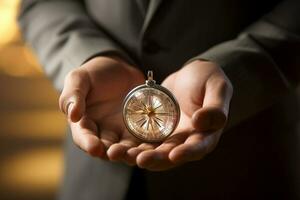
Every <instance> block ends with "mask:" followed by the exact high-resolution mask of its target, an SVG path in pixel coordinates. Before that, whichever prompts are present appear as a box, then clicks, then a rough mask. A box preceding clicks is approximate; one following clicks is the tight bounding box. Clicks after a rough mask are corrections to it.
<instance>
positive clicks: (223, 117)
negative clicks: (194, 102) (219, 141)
mask: <svg viewBox="0 0 300 200" xmlns="http://www.w3.org/2000/svg"><path fill="white" fill-rule="evenodd" d="M231 97H232V86H231V83H230V82H229V80H227V79H226V78H225V77H222V76H221V77H218V78H214V79H211V80H208V81H207V83H206V87H205V94H204V98H203V104H202V107H201V108H199V109H198V110H196V111H195V112H194V113H193V115H192V123H193V126H194V128H196V129H197V130H199V131H217V130H219V129H222V128H224V126H225V124H226V121H227V116H228V112H229V104H230V100H231Z"/></svg>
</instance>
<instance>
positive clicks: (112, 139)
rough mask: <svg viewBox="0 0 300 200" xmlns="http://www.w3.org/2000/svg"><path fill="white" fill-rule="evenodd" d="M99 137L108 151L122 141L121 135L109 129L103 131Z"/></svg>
mask: <svg viewBox="0 0 300 200" xmlns="http://www.w3.org/2000/svg"><path fill="white" fill-rule="evenodd" d="M99 136H100V140H101V141H102V143H103V144H104V146H105V149H106V150H108V149H109V147H110V146H111V145H112V144H114V143H117V142H119V141H120V138H119V135H118V134H117V133H116V132H115V131H111V130H107V129H103V130H101V131H100V134H99Z"/></svg>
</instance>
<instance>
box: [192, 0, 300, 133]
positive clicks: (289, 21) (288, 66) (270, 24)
mask: <svg viewBox="0 0 300 200" xmlns="http://www.w3.org/2000/svg"><path fill="white" fill-rule="evenodd" d="M195 59H203V60H210V61H214V62H216V63H218V64H219V65H220V66H221V67H222V68H223V70H224V72H225V74H226V75H227V76H228V78H229V79H230V80H231V82H232V84H233V88H234V94H233V98H232V102H231V108H230V115H229V121H228V127H229V128H230V127H232V126H234V125H237V124H239V123H240V122H242V121H243V120H245V119H247V118H249V117H251V116H253V115H255V114H257V113H258V112H260V111H262V110H264V109H266V108H268V107H269V106H271V105H272V104H274V103H275V102H276V101H278V100H279V99H280V98H281V97H283V96H284V95H285V94H286V93H288V92H289V91H290V89H292V88H295V87H296V86H297V84H298V83H299V80H300V1H298V0H294V1H293V0H292V1H285V2H282V3H281V4H279V5H278V6H277V7H276V8H275V9H274V10H273V11H272V12H271V13H269V14H267V15H266V16H264V17H263V18H262V19H260V20H259V21H257V22H255V23H254V24H252V25H251V26H250V27H248V28H247V29H246V30H245V31H243V32H242V33H241V34H240V35H239V36H238V37H237V38H236V39H234V40H231V41H227V42H224V43H221V44H219V45H217V46H214V47H212V48H211V49H208V50H207V51H206V52H204V53H202V54H201V55H199V56H197V57H195V58H193V59H191V60H190V61H192V60H195ZM190 61H188V62H190Z"/></svg>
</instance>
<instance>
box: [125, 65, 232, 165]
mask: <svg viewBox="0 0 300 200" xmlns="http://www.w3.org/2000/svg"><path fill="white" fill-rule="evenodd" d="M162 85H163V86H164V87H166V88H168V89H169V90H170V91H171V92H172V93H173V94H174V95H175V97H176V98H177V100H178V103H179V105H180V108H181V117H180V122H179V125H178V127H177V128H176V130H175V131H174V133H173V134H172V135H171V136H170V137H169V138H168V139H167V140H165V141H164V142H162V143H161V144H160V145H158V146H155V147H152V148H150V149H149V150H147V151H141V152H139V154H137V155H136V163H137V165H138V166H140V167H142V168H146V169H148V170H154V171H159V170H166V169H170V168H173V167H175V166H178V165H180V164H183V163H186V162H189V161H195V160H200V159H201V158H203V157H204V156H205V155H206V154H208V153H209V152H211V151H212V150H213V149H214V148H215V147H216V145H217V143H218V141H219V139H220V136H221V134H222V130H223V128H224V126H225V124H226V120H227V116H228V111H229V104H230V100H231V97H232V93H233V89H232V85H231V83H230V81H229V80H228V78H227V77H226V75H225V74H224V72H223V71H222V69H221V68H220V67H219V66H218V65H217V64H215V63H213V62H207V61H200V60H197V61H193V62H191V63H190V64H188V65H186V66H184V67H183V68H182V69H180V70H179V71H177V72H175V73H173V74H171V75H170V76H168V77H167V78H166V79H165V80H164V81H163V83H162ZM131 151H135V148H133V149H129V150H128V153H129V155H130V153H132V152H131Z"/></svg>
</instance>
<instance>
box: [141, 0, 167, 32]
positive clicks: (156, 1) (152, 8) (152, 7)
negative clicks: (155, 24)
mask: <svg viewBox="0 0 300 200" xmlns="http://www.w3.org/2000/svg"><path fill="white" fill-rule="evenodd" d="M162 1H163V0H150V2H149V6H148V9H147V13H146V16H145V20H144V24H143V27H142V31H141V35H144V33H145V32H146V30H147V28H148V27H149V24H150V23H151V20H152V19H153V17H154V15H155V13H156V11H157V10H158V8H159V6H160V4H161V3H162Z"/></svg>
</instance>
